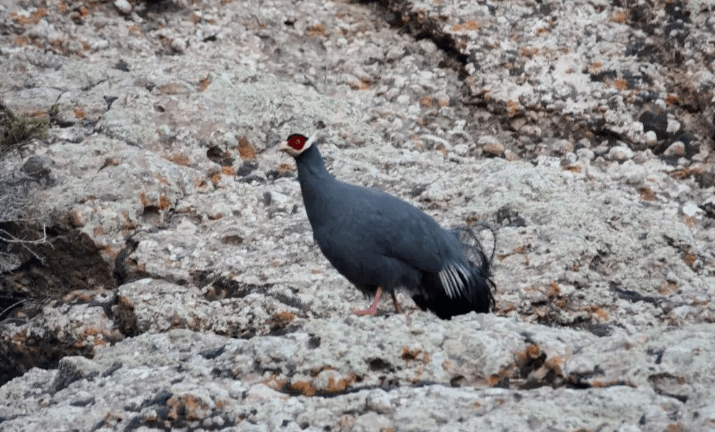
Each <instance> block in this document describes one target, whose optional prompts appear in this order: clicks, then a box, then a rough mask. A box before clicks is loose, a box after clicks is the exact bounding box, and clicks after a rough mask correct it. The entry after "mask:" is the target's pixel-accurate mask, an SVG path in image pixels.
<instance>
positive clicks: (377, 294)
mask: <svg viewBox="0 0 715 432" xmlns="http://www.w3.org/2000/svg"><path fill="white" fill-rule="evenodd" d="M381 294H382V287H378V288H377V291H375V300H373V301H372V306H370V309H365V310H356V311H352V312H353V313H354V314H355V315H368V314H369V315H370V316H375V314H376V313H377V302H379V301H380V295H381Z"/></svg>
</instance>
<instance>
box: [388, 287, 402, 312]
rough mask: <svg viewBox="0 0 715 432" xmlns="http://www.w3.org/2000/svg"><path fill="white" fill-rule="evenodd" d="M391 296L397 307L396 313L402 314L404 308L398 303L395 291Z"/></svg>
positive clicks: (391, 292)
mask: <svg viewBox="0 0 715 432" xmlns="http://www.w3.org/2000/svg"><path fill="white" fill-rule="evenodd" d="M390 295H391V296H392V303H394V305H395V312H397V313H398V314H401V313H402V308H401V307H400V302H398V301H397V296H396V295H395V292H394V291H390Z"/></svg>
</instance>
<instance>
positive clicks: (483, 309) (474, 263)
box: [412, 225, 496, 319]
mask: <svg viewBox="0 0 715 432" xmlns="http://www.w3.org/2000/svg"><path fill="white" fill-rule="evenodd" d="M484 227H486V228H487V229H489V230H490V231H491V232H492V234H493V235H494V248H492V253H491V257H490V258H487V256H486V254H485V253H484V249H483V248H482V244H481V242H480V241H479V239H478V238H477V236H476V235H475V234H474V231H472V229H471V228H469V227H460V228H456V229H452V230H450V232H451V233H452V234H453V235H454V236H455V237H457V239H458V240H459V242H460V243H461V244H462V247H463V249H464V252H465V254H466V255H467V259H468V260H469V264H470V269H469V270H470V272H469V273H470V274H469V275H468V276H469V280H468V281H466V282H467V283H468V284H469V285H471V288H472V289H471V290H469V291H470V292H472V293H473V295H472V298H470V299H465V298H463V297H460V298H455V299H452V298H449V297H448V296H447V293H446V292H445V290H444V287H443V286H442V282H441V281H440V279H439V276H438V275H437V274H432V273H429V274H424V277H423V279H422V287H423V288H424V291H425V292H429V293H430V297H429V298H427V297H426V296H424V295H422V294H414V295H413V296H412V299H413V300H414V301H415V303H416V304H417V306H419V307H420V309H422V310H426V309H429V310H431V311H432V312H434V314H435V315H437V316H438V317H440V318H442V319H449V318H452V317H453V316H455V315H462V314H466V313H469V312H471V311H475V312H477V313H489V312H491V311H493V310H494V306H495V302H494V291H496V285H495V284H494V281H493V280H492V278H491V262H492V259H493V258H494V251H495V249H496V234H495V233H494V230H493V229H491V228H490V227H488V226H486V225H484Z"/></svg>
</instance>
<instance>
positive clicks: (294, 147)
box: [278, 134, 317, 158]
mask: <svg viewBox="0 0 715 432" xmlns="http://www.w3.org/2000/svg"><path fill="white" fill-rule="evenodd" d="M315 141H317V134H313V135H311V137H310V138H307V137H306V136H305V135H301V134H293V135H291V136H289V137H288V139H287V140H286V141H285V142H284V143H283V144H281V145H280V147H278V150H280V151H284V152H286V153H288V154H289V155H291V156H293V157H294V158H295V157H298V156H300V155H301V153H303V152H304V151H306V150H308V149H309V148H310V147H311V146H312V145H313V144H314V143H315Z"/></svg>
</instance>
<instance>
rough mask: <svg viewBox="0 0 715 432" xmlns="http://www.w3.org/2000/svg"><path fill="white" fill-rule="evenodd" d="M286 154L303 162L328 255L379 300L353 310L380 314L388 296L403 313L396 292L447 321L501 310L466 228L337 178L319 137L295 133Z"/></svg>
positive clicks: (304, 184)
mask: <svg viewBox="0 0 715 432" xmlns="http://www.w3.org/2000/svg"><path fill="white" fill-rule="evenodd" d="M280 150H282V151H285V152H286V153H288V154H289V155H291V156H293V157H294V158H295V160H296V164H297V166H298V179H299V180H300V188H301V191H302V193H303V202H304V204H305V210H306V212H307V213H308V220H310V225H311V226H312V227H313V237H314V238H315V241H316V243H318V246H319V247H320V250H321V251H322V252H323V255H325V257H326V258H327V259H328V261H330V263H331V264H332V265H333V266H334V267H335V268H336V269H337V270H338V271H339V272H340V273H341V274H342V275H343V276H345V277H346V278H347V279H348V280H349V281H350V282H352V283H353V284H354V285H355V286H356V287H357V288H358V289H360V291H362V292H363V293H364V294H366V295H374V296H375V299H374V301H373V303H372V306H371V307H370V308H369V309H367V310H362V311H354V313H356V314H360V315H362V314H370V315H375V312H376V311H377V303H378V301H379V300H380V295H381V294H382V292H383V291H386V292H388V293H390V295H391V296H392V300H393V302H394V305H395V310H396V311H397V312H398V313H399V312H401V308H400V305H399V303H398V301H397V297H395V289H397V288H403V289H405V290H406V291H407V292H408V293H409V294H410V296H411V297H412V299H413V300H414V301H415V303H416V304H417V305H418V306H419V307H420V308H421V309H422V310H425V309H429V310H431V311H432V312H434V313H435V314H436V315H437V316H438V317H440V318H443V319H447V318H451V317H453V316H455V315H460V314H465V313H468V312H471V311H476V312H484V313H486V312H489V311H491V310H492V309H493V308H494V296H493V293H492V289H493V288H494V283H493V282H492V280H491V279H490V269H489V266H490V263H489V260H488V259H487V257H486V256H485V254H484V252H483V251H482V249H481V246H480V245H479V243H478V241H477V242H476V246H474V245H472V246H468V245H467V244H465V243H463V242H462V241H460V238H459V234H460V232H459V231H457V230H455V231H447V230H444V229H442V228H441V227H440V226H439V225H437V223H436V222H435V221H434V219H432V218H431V217H429V216H428V215H427V214H425V213H424V212H423V211H421V210H419V209H417V208H416V207H414V206H412V205H410V204H408V203H406V202H404V201H402V200H399V199H397V198H395V197H393V196H391V195H388V194H386V193H385V192H382V191H379V190H375V189H369V188H364V187H360V186H355V185H351V184H347V183H343V182H341V181H338V180H336V179H334V178H333V177H332V176H331V175H330V174H329V173H328V171H327V170H326V169H325V165H324V164H323V159H322V157H321V156H320V152H319V151H318V147H317V145H316V138H315V135H313V136H312V137H311V138H307V137H305V136H303V135H299V134H294V135H291V136H289V137H288V140H287V141H286V142H285V143H283V145H282V146H281V147H280ZM474 240H476V238H474ZM467 253H471V254H472V256H471V257H469V258H472V259H474V260H475V261H477V263H475V262H473V261H471V260H470V259H469V258H468V257H467ZM475 257H476V259H475Z"/></svg>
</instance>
